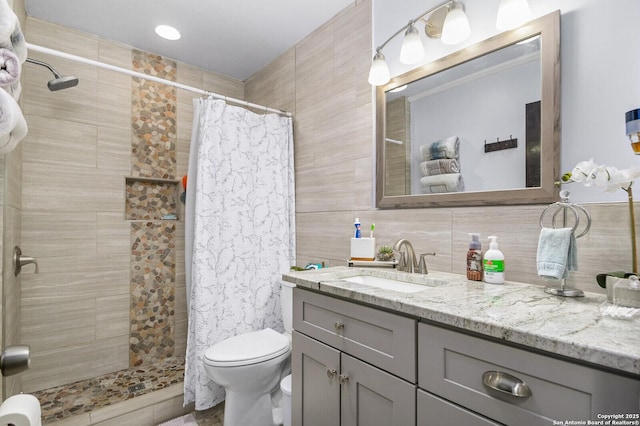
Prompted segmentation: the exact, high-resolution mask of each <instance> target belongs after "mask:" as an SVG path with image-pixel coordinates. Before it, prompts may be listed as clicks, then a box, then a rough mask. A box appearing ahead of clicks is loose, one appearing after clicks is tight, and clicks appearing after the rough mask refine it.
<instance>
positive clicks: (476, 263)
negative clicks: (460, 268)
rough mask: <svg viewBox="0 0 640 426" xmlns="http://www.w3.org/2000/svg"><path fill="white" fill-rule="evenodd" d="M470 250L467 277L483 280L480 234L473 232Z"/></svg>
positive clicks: (468, 252) (473, 279)
mask: <svg viewBox="0 0 640 426" xmlns="http://www.w3.org/2000/svg"><path fill="white" fill-rule="evenodd" d="M469 235H471V242H470V243H469V251H467V279H468V280H472V281H482V245H481V244H480V234H475V233H471V234H469Z"/></svg>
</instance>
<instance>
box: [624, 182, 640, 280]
mask: <svg viewBox="0 0 640 426" xmlns="http://www.w3.org/2000/svg"><path fill="white" fill-rule="evenodd" d="M622 189H624V190H625V191H627V195H628V196H629V220H630V221H631V223H630V225H631V256H632V257H633V258H632V262H633V270H632V272H633V273H637V272H638V248H637V244H636V215H635V213H634V209H633V189H631V185H629V187H628V188H622Z"/></svg>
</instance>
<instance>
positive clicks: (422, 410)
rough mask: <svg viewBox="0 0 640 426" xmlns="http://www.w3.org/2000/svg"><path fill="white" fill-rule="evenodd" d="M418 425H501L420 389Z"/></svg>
mask: <svg viewBox="0 0 640 426" xmlns="http://www.w3.org/2000/svg"><path fill="white" fill-rule="evenodd" d="M417 403H418V423H417V425H418V426H461V425H464V426H500V425H501V423H496V422H493V421H491V420H489V419H487V418H485V417H482V416H480V415H478V414H476V413H472V412H471V411H467V410H465V409H464V408H462V407H458V406H457V405H456V404H453V403H451V402H449V401H447V400H445V399H442V398H438V397H437V396H435V395H431V394H430V393H427V392H425V391H423V390H421V389H418V397H417Z"/></svg>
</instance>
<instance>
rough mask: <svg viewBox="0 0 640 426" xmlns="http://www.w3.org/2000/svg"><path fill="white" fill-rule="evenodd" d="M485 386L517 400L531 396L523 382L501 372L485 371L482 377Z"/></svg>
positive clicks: (529, 390)
mask: <svg viewBox="0 0 640 426" xmlns="http://www.w3.org/2000/svg"><path fill="white" fill-rule="evenodd" d="M482 383H484V385H485V386H487V387H489V388H491V389H493V390H497V391H498V392H502V393H506V394H508V395H511V396H515V397H518V398H527V397H529V396H531V389H530V388H529V386H527V384H526V383H525V382H523V381H522V380H520V379H518V378H517V377H514V376H512V375H511V374H507V373H503V372H501V371H486V372H485V373H484V374H483V375H482Z"/></svg>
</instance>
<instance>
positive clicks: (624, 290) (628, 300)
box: [613, 275, 640, 308]
mask: <svg viewBox="0 0 640 426" xmlns="http://www.w3.org/2000/svg"><path fill="white" fill-rule="evenodd" d="M613 303H614V304H616V305H618V306H626V307H628V308H640V280H638V277H637V276H635V275H631V276H630V277H629V279H626V280H619V281H618V282H617V283H616V285H615V286H614V287H613Z"/></svg>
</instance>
